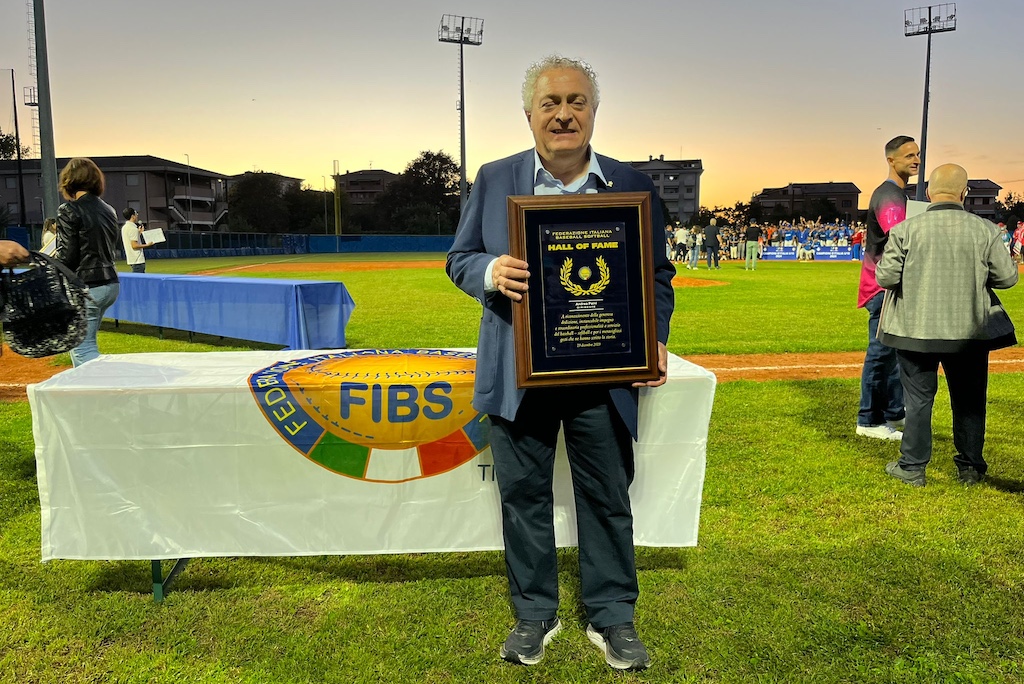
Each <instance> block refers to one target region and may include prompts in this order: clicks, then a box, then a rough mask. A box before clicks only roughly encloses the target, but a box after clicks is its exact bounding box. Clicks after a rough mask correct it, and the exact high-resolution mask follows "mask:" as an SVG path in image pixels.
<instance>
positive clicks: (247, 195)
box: [228, 171, 288, 233]
mask: <svg viewBox="0 0 1024 684" xmlns="http://www.w3.org/2000/svg"><path fill="white" fill-rule="evenodd" d="M284 192H285V189H284V188H283V187H282V183H281V177H280V176H278V175H277V174H274V173H264V172H262V171H257V172H254V173H246V174H245V175H244V176H242V177H241V178H240V179H238V181H237V182H236V183H235V184H234V185H232V186H231V190H230V192H228V208H229V214H228V216H229V217H230V218H229V227H230V229H231V230H232V231H234V232H256V233H287V232H288V203H287V202H286V201H285V199H284Z"/></svg>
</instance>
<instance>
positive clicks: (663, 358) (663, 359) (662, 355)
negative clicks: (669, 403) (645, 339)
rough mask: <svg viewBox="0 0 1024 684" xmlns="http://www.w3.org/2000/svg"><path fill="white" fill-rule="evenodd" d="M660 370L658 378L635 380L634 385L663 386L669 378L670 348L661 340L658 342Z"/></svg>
mask: <svg viewBox="0 0 1024 684" xmlns="http://www.w3.org/2000/svg"><path fill="white" fill-rule="evenodd" d="M658 371H659V373H660V374H661V375H660V377H659V378H658V379H657V380H649V381H647V382H634V383H633V387H661V386H662V385H664V384H665V381H666V380H668V349H667V348H666V347H665V345H664V344H662V343H661V342H659V343H658Z"/></svg>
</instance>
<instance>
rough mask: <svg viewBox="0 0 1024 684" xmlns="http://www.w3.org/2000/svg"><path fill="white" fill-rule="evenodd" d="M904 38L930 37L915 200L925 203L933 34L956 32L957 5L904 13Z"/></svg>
mask: <svg viewBox="0 0 1024 684" xmlns="http://www.w3.org/2000/svg"><path fill="white" fill-rule="evenodd" d="M903 27H904V30H903V35H904V36H907V37H909V36H920V35H927V36H928V51H927V53H926V56H925V60H924V115H923V116H922V118H921V166H920V168H919V169H918V173H917V195H916V196H915V199H917V200H918V201H924V199H925V196H924V183H925V180H926V178H927V177H926V176H925V175H924V161H925V151H926V148H927V147H928V86H929V83H930V82H931V74H932V34H933V33H945V32H946V31H956V3H955V2H948V3H945V4H943V5H930V6H928V7H915V8H914V9H909V10H904V11H903Z"/></svg>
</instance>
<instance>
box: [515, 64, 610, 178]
mask: <svg viewBox="0 0 1024 684" xmlns="http://www.w3.org/2000/svg"><path fill="white" fill-rule="evenodd" d="M596 112H597V109H596V107H595V106H594V93H593V91H592V89H591V87H590V81H589V80H588V79H587V77H586V76H585V75H584V74H583V73H581V72H579V71H577V70H576V69H550V70H548V71H545V72H543V73H542V74H541V75H540V78H538V79H537V86H536V88H534V91H533V105H532V106H531V108H530V111H529V112H527V114H526V119H527V121H529V122H530V130H532V131H533V139H534V141H535V142H536V144H537V152H538V153H539V154H540V156H541V159H557V158H571V157H574V156H581V155H583V154H586V150H587V146H588V145H590V138H591V136H592V135H593V134H594V115H595V114H596Z"/></svg>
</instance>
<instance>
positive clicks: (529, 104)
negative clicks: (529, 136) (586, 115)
mask: <svg viewBox="0 0 1024 684" xmlns="http://www.w3.org/2000/svg"><path fill="white" fill-rule="evenodd" d="M551 69H575V70H576V71H578V72H580V73H581V74H583V75H584V76H586V77H587V80H588V81H590V89H591V90H593V91H594V102H593V105H594V109H597V105H598V104H599V103H600V102H601V91H600V89H599V88H598V87H597V73H596V72H595V71H594V68H593V67H592V66H590V65H589V64H587V63H586V62H584V61H583V60H582V59H572V58H571V57H562V56H561V55H548V56H547V57H545V58H544V59H542V60H540V61H539V62H534V63H533V64H531V65H530V68H529V69H527V70H526V78H525V79H524V80H523V110H525V111H527V112H528V111H530V110H531V109H532V108H533V95H534V91H535V90H536V88H537V79H538V78H540V75H541V74H542V73H544V72H545V71H550V70H551Z"/></svg>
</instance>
